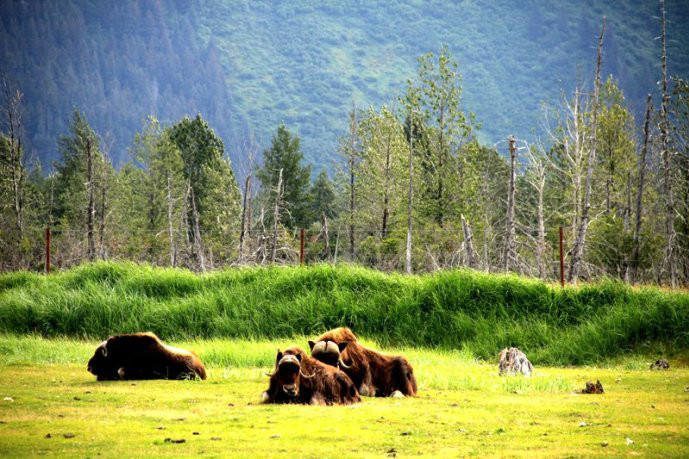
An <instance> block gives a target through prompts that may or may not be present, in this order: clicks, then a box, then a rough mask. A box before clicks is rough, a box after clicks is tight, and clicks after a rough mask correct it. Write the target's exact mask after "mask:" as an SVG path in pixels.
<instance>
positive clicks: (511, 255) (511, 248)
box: [503, 136, 517, 271]
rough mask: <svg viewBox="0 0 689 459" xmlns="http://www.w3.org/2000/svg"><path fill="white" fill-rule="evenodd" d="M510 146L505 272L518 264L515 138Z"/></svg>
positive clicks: (511, 140)
mask: <svg viewBox="0 0 689 459" xmlns="http://www.w3.org/2000/svg"><path fill="white" fill-rule="evenodd" d="M508 142H509V146H510V178H509V183H508V187H507V226H506V228H505V249H504V252H503V268H504V270H505V271H509V270H510V266H511V264H512V262H515V263H516V258H517V256H516V255H517V254H516V247H515V244H516V242H515V238H516V231H515V228H514V205H515V204H514V196H515V190H514V185H515V184H514V182H515V180H516V174H517V170H516V169H517V148H516V146H515V140H514V137H513V136H510V138H509V139H508Z"/></svg>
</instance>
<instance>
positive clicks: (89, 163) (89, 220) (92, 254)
mask: <svg viewBox="0 0 689 459" xmlns="http://www.w3.org/2000/svg"><path fill="white" fill-rule="evenodd" d="M86 180H87V184H86V186H87V193H88V204H87V208H86V240H87V244H88V258H89V261H93V260H94V259H95V258H96V245H95V243H94V240H93V217H94V214H95V213H96V208H95V205H94V199H93V198H94V197H93V194H94V189H93V188H94V186H93V185H94V183H93V180H94V179H93V152H92V151H91V138H90V137H87V138H86Z"/></svg>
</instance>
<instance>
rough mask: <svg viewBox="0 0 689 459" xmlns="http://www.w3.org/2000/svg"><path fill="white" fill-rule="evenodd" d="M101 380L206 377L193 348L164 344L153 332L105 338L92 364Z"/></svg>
mask: <svg viewBox="0 0 689 459" xmlns="http://www.w3.org/2000/svg"><path fill="white" fill-rule="evenodd" d="M88 371H89V372H90V373H92V374H94V375H95V376H96V377H97V379H98V381H107V380H110V381H112V380H119V379H193V378H195V377H196V376H197V375H198V376H199V377H200V378H201V379H206V369H205V368H204V366H203V364H202V363H201V360H199V358H198V356H197V355H196V354H194V353H193V352H191V351H187V350H184V349H178V348H175V347H172V346H167V345H165V344H163V343H162V342H161V341H160V339H158V337H157V336H156V335H154V334H153V333H150V332H148V333H132V334H127V335H115V336H111V337H110V338H108V339H107V340H106V341H103V343H101V345H100V346H98V348H96V352H95V353H94V354H93V357H91V360H89V363H88Z"/></svg>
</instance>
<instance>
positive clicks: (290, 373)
mask: <svg viewBox="0 0 689 459" xmlns="http://www.w3.org/2000/svg"><path fill="white" fill-rule="evenodd" d="M302 352H303V351H302ZM302 360H303V355H302V353H301V352H297V351H293V350H291V349H288V350H286V351H285V352H284V353H283V352H280V351H279V350H278V353H277V356H276V358H275V371H274V372H273V374H271V375H269V376H270V378H271V380H272V382H273V383H274V386H275V387H276V388H277V394H271V395H272V396H273V397H275V398H276V400H286V401H291V400H296V399H297V398H298V397H299V385H300V383H301V378H307V379H310V378H312V377H313V376H314V375H312V374H311V375H308V374H306V373H304V371H303V369H302Z"/></svg>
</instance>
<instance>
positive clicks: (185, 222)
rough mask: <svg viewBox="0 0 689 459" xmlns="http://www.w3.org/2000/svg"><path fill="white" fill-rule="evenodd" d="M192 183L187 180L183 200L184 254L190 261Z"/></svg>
mask: <svg viewBox="0 0 689 459" xmlns="http://www.w3.org/2000/svg"><path fill="white" fill-rule="evenodd" d="M190 189H191V185H190V184H189V182H188V181H187V183H186V186H185V187H184V199H183V200H182V213H181V220H182V221H181V224H182V229H183V230H184V241H183V242H184V243H185V246H184V254H185V255H186V258H187V260H186V262H187V263H188V259H189V258H190V257H189V254H190V252H191V238H190V237H189V233H190V227H189V207H188V206H189V193H190Z"/></svg>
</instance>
